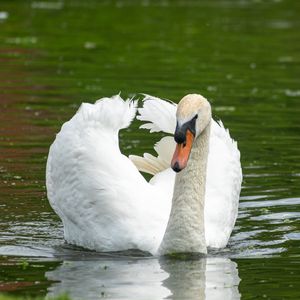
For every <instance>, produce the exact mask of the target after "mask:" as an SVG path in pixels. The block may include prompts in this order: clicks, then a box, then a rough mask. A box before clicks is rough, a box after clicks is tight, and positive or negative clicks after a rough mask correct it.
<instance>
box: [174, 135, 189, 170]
mask: <svg viewBox="0 0 300 300" xmlns="http://www.w3.org/2000/svg"><path fill="white" fill-rule="evenodd" d="M193 141H194V135H193V134H192V132H191V131H190V130H189V129H188V130H187V131H186V139H185V142H184V143H182V144H177V145H176V149H175V152H174V155H173V158H172V162H171V167H172V169H173V170H174V171H175V172H180V171H181V170H183V169H184V168H185V167H186V165H187V162H188V160H189V157H190V153H191V149H192V146H193Z"/></svg>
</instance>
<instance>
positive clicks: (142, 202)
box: [46, 94, 242, 255]
mask: <svg viewBox="0 0 300 300" xmlns="http://www.w3.org/2000/svg"><path fill="white" fill-rule="evenodd" d="M137 104H138V103H137V101H136V100H133V99H127V100H123V99H122V98H121V96H120V95H115V96H113V97H111V98H102V99H100V100H98V101H96V103H95V104H89V103H83V104H82V105H81V106H80V108H79V110H78V111H77V113H76V114H75V115H74V116H73V117H72V118H71V119H70V120H69V121H68V122H66V123H64V124H63V126H62V128H61V130H60V132H59V133H58V134H57V135H56V138H55V140H54V142H53V144H52V145H51V146H50V149H49V155H48V159H47V166H46V186H47V196H48V199H49V202H50V205H51V206H52V208H53V209H54V211H55V212H56V213H57V214H58V216H59V217H60V218H61V220H62V223H63V226H64V238H65V240H66V241H67V242H68V243H70V244H74V245H77V246H81V247H84V248H88V249H91V250H96V251H103V252H111V251H123V250H128V249H140V250H142V251H145V252H149V253H151V254H153V255H165V254H172V253H183V252H184V253H194V252H195V253H203V254H206V253H207V248H208V247H211V248H223V247H225V246H226V244H227V242H228V239H229V237H230V234H231V231H232V229H233V227H234V224H235V220H236V217H237V213H238V203H239V194H240V189H241V182H242V170H241V164H240V152H239V150H238V148H237V143H236V142H235V141H233V140H232V139H231V137H230V135H229V132H228V130H225V128H224V126H223V124H222V123H221V122H219V123H217V122H216V121H214V120H213V119H212V113H211V106H210V103H209V102H208V101H207V100H206V99H205V98H204V97H203V96H201V95H198V94H189V95H186V96H185V97H183V98H182V99H181V100H180V102H179V103H178V105H177V104H175V103H173V102H171V101H165V100H162V99H159V98H156V97H153V96H150V95H145V97H144V99H143V107H141V108H137ZM137 111H138V113H139V115H138V116H137V119H138V120H140V121H142V122H144V123H143V125H141V126H140V127H141V128H142V129H148V130H150V132H160V131H161V132H164V133H166V134H167V136H164V137H163V138H162V139H161V140H160V141H159V142H157V143H156V144H155V146H154V150H155V151H156V152H157V156H154V155H151V154H149V153H145V154H144V155H143V157H139V156H136V155H131V156H129V157H127V156H125V155H123V154H122V153H121V151H120V148H119V130H120V129H123V128H127V127H128V126H129V125H130V124H131V122H132V121H133V119H134V118H135V116H136V112H137ZM172 135H174V136H172ZM140 172H146V173H149V174H151V175H153V177H152V178H151V180H150V181H149V182H148V181H147V180H146V179H145V178H144V177H143V176H142V174H141V173H140Z"/></svg>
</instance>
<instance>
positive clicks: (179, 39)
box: [0, 0, 300, 300]
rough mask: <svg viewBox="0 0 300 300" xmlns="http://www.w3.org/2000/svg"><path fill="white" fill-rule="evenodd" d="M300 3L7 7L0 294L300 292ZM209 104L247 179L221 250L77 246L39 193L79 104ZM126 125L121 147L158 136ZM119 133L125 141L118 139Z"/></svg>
mask: <svg viewBox="0 0 300 300" xmlns="http://www.w3.org/2000/svg"><path fill="white" fill-rule="evenodd" d="M299 11H300V2H299V1H294V0H289V1H287V0H277V1H258V0H256V1H246V0H244V1H147V0H144V1H61V2H57V1H52V2H46V1H17V0H16V1H9V0H1V1H0V255H1V257H0V292H8V293H10V294H12V295H13V294H16V295H31V296H38V295H39V296H40V295H42V296H43V295H49V296H51V295H57V294H60V293H62V292H65V291H66V292H68V293H69V294H70V295H72V296H73V297H74V298H76V299H100V298H105V299H164V298H167V297H169V298H171V299H209V300H210V299H240V298H241V299H300V287H299V282H300V254H299V246H300V242H299V241H300V185H299V182H300V178H299V177H300V153H299V149H300V138H299V137H300V135H299V134H300V125H299V124H300V123H299V113H300V105H299V101H300V19H299ZM120 91H121V92H122V95H123V96H124V97H126V96H133V95H135V94H137V93H149V94H153V95H156V96H159V97H163V98H168V99H171V100H173V101H178V100H179V99H180V98H181V97H182V96H183V95H185V94H187V93H191V92H197V93H201V94H203V95H204V96H206V97H207V98H208V99H209V100H210V101H211V103H212V106H213V114H214V118H217V119H218V118H220V119H222V121H223V122H224V124H225V126H226V127H228V128H230V132H231V135H232V137H234V138H235V139H236V140H238V143H239V148H240V151H241V160H242V166H243V173H244V181H243V189H242V193H241V199H240V209H239V217H238V220H237V223H236V226H235V228H234V231H233V234H232V237H231V239H230V242H229V245H228V247H227V248H226V249H223V250H222V251H218V252H212V253H210V254H209V256H208V257H207V258H206V259H203V260H198V261H176V260H175V261H174V260H162V259H157V258H142V257H136V256H137V253H133V254H132V255H131V256H127V257H126V256H124V255H121V254H120V255H117V256H113V257H112V256H110V255H100V254H96V253H93V252H88V251H84V250H80V249H74V248H72V247H70V246H68V245H66V244H64V240H63V231H62V224H61V222H60V220H59V219H58V217H57V216H56V215H55V214H54V213H53V211H52V210H51V208H50V206H49V204H48V201H47V198H46V190H45V163H46V159H47V152H48V148H49V145H50V144H51V142H52V141H53V139H54V137H55V133H56V132H58V131H59V129H60V126H61V125H62V124H63V123H64V122H65V121H66V120H68V119H69V118H70V117H71V116H72V115H73V114H74V113H75V112H76V109H77V108H78V106H79V105H80V103H81V102H83V101H88V102H93V101H94V100H96V99H98V98H100V97H102V96H111V95H113V94H116V93H119V92H120ZM137 126H138V124H136V123H134V124H133V125H132V127H131V129H129V130H127V131H123V132H122V133H121V147H122V149H123V151H124V152H125V153H126V154H129V153H134V154H142V153H143V152H145V151H148V152H152V146H153V140H154V139H155V135H154V137H153V135H152V136H150V137H149V136H147V135H146V133H145V132H144V131H137V130H135V129H136V128H137ZM122 138H123V139H122Z"/></svg>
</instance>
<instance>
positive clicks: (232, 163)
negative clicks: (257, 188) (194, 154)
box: [204, 121, 242, 248]
mask: <svg viewBox="0 0 300 300" xmlns="http://www.w3.org/2000/svg"><path fill="white" fill-rule="evenodd" d="M241 182H242V169H241V163H240V152H239V150H238V148H237V143H236V142H235V141H234V140H232V139H231V137H230V135H229V131H228V130H226V129H225V128H224V126H223V124H222V123H221V122H219V124H218V123H217V122H215V121H212V124H211V134H210V145H209V154H208V163H207V178H206V197H205V212H204V215H205V235H206V243H207V245H208V246H210V247H214V248H222V247H225V246H226V244H227V242H228V239H229V237H230V234H231V231H232V229H233V227H234V223H235V220H236V217H237V213H238V204H239V195H240V190H241Z"/></svg>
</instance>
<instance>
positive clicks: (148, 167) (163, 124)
mask: <svg viewBox="0 0 300 300" xmlns="http://www.w3.org/2000/svg"><path fill="white" fill-rule="evenodd" d="M176 108H177V105H176V104H175V103H172V102H170V101H165V100H162V99H159V98H157V97H153V96H150V95H145V98H144V99H143V107H142V108H139V109H138V112H139V115H138V116H137V119H138V120H141V121H144V122H147V123H144V124H143V125H141V126H140V128H143V129H149V130H150V132H159V131H163V132H165V133H169V134H174V132H175V128H176ZM175 146H176V144H175V141H174V138H173V137H171V136H166V137H163V138H162V139H161V140H160V141H159V142H157V143H156V144H155V146H154V150H155V151H156V153H157V157H155V156H153V155H152V154H149V153H144V155H143V157H141V156H137V155H130V156H129V158H130V160H131V161H132V162H133V163H134V164H135V165H136V167H137V168H138V169H139V170H140V171H141V172H145V173H149V174H151V175H155V174H158V173H159V172H162V171H164V170H166V169H168V168H170V162H171V159H172V155H173V153H174V149H175Z"/></svg>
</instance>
